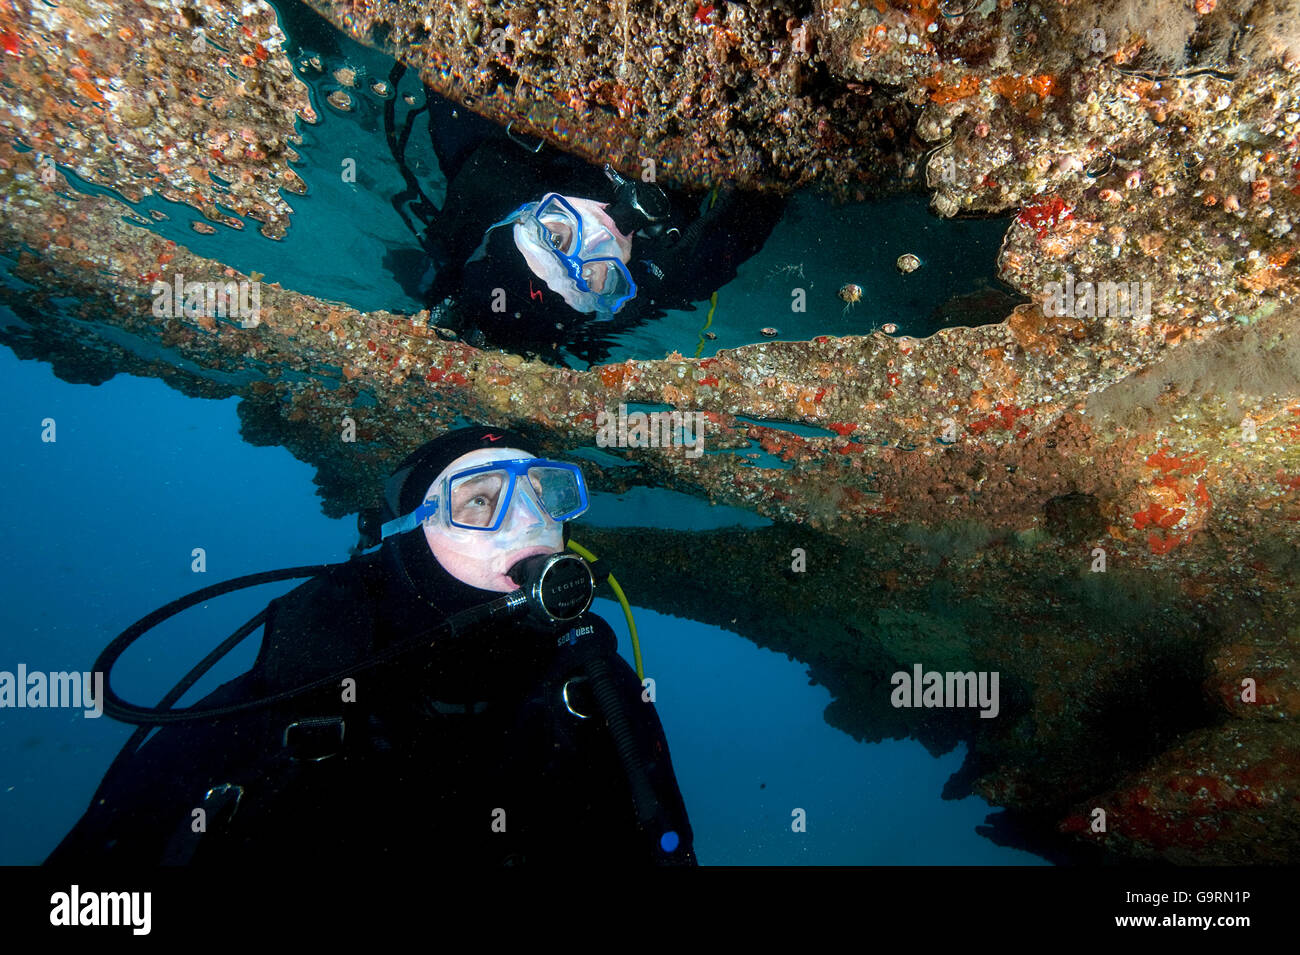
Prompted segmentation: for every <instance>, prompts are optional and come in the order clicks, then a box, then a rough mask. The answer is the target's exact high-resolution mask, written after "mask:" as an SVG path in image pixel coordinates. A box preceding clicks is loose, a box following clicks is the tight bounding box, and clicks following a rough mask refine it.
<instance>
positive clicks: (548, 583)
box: [509, 551, 596, 625]
mask: <svg viewBox="0 0 1300 955" xmlns="http://www.w3.org/2000/svg"><path fill="white" fill-rule="evenodd" d="M509 576H510V579H511V580H513V581H514V582H515V583H517V584H518V585H519V592H518V593H516V594H511V595H510V596H511V598H514V599H515V600H516V601H518V602H519V604H520V605H522V606H523V607H525V613H526V614H527V616H528V617H530V618H531V619H532V620H533V621H535V622H537V623H542V624H548V625H557V624H564V623H570V622H572V621H574V620H576V619H577V618H578V617H581V616H582V615H583V614H584V613H586V612H587V608H588V607H590V606H591V600H592V598H593V597H594V596H595V594H596V580H595V578H594V577H592V575H591V567H589V566H588V565H587V562H586V561H585V560H583V559H582V558H581V557H579V556H578V555H577V554H570V553H568V552H565V551H561V552H559V553H556V554H537V555H535V556H533V557H525V558H524V559H523V560H521V561H520V562H519V563H517V564H515V566H514V567H512V568H510V574H509Z"/></svg>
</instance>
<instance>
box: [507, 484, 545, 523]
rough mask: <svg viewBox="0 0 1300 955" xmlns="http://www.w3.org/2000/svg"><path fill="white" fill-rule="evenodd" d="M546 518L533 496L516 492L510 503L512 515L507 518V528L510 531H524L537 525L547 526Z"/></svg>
mask: <svg viewBox="0 0 1300 955" xmlns="http://www.w3.org/2000/svg"><path fill="white" fill-rule="evenodd" d="M545 523H546V518H545V516H544V515H543V514H542V512H541V510H540V509H539V508H538V506H537V504H536V503H535V502H534V501H533V499H532V497H531V495H529V494H527V493H524V492H523V491H516V492H515V496H514V500H513V501H511V502H510V514H509V516H508V517H507V518H506V527H507V528H508V529H510V530H524V529H526V528H529V527H532V526H533V525H535V524H545Z"/></svg>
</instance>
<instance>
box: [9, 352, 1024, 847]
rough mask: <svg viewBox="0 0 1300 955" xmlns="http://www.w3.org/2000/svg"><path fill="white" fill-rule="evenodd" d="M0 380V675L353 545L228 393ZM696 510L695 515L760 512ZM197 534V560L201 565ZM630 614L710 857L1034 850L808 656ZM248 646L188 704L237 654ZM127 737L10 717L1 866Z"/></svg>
mask: <svg viewBox="0 0 1300 955" xmlns="http://www.w3.org/2000/svg"><path fill="white" fill-rule="evenodd" d="M0 380H3V382H4V384H3V399H4V400H3V402H2V403H0V420H3V424H4V431H3V433H4V435H5V442H6V443H5V448H4V452H5V453H4V454H3V456H0V471H2V473H3V477H4V487H5V489H6V492H7V498H8V499H7V502H6V506H5V512H6V513H5V517H6V524H7V526H9V528H10V535H11V537H10V540H11V546H10V547H8V548H6V549H5V552H4V556H3V561H4V566H3V573H2V574H0V606H3V607H4V620H3V623H4V626H3V630H0V669H3V670H9V671H11V672H12V671H13V670H14V669H15V668H16V667H17V665H18V664H19V663H25V664H26V665H27V667H28V669H29V670H33V671H34V670H41V671H52V670H87V669H89V668H90V666H91V664H92V662H93V661H94V659H95V657H96V656H97V655H98V653H99V651H100V650H101V649H102V648H103V647H104V646H105V645H106V644H107V643H108V642H109V641H110V640H111V639H112V638H113V637H114V636H116V635H117V634H118V633H119V632H120V631H121V630H123V629H124V628H125V627H127V626H128V625H129V624H131V623H132V622H134V621H135V620H137V619H138V618H140V617H142V616H143V615H144V614H146V613H147V612H149V611H150V610H152V609H154V608H155V607H157V606H160V605H161V604H163V603H165V602H167V601H169V600H172V599H174V598H176V597H178V596H181V595H183V594H186V593H189V592H190V591H192V590H194V589H197V588H198V587H200V586H206V585H208V584H212V583H216V582H218V581H220V580H224V579H226V578H228V577H234V576H238V575H240V574H245V573H252V572H255V571H259V570H265V569H269V568H276V567H287V566H293V565H298V564H313V563H324V562H331V561H337V560H341V559H344V558H345V557H346V552H347V548H348V547H349V546H350V545H351V544H352V543H353V542H354V541H355V530H354V523H353V521H352V520H351V519H343V520H331V519H328V518H325V517H323V516H322V514H321V511H320V502H319V500H318V499H317V498H316V496H315V494H314V488H313V484H312V477H313V471H312V469H311V468H310V467H308V466H307V465H305V464H303V463H301V462H299V461H297V460H295V459H294V458H293V457H292V456H291V455H290V454H289V453H288V452H287V451H285V450H283V449H280V448H257V447H252V446H250V445H248V444H246V443H244V442H243V440H242V439H241V438H240V436H239V423H238V418H237V416H236V405H237V401H236V399H230V400H224V401H207V400H199V399H192V398H186V397H184V396H182V395H181V394H179V393H178V392H175V391H172V390H171V389H170V388H168V387H167V386H166V385H164V384H162V383H161V382H158V381H156V380H151V379H138V378H133V377H128V376H125V375H119V376H118V377H116V378H114V379H112V380H110V381H109V382H107V383H105V384H103V385H101V386H98V387H90V386H85V385H68V384H65V383H62V382H60V381H58V380H57V379H56V378H54V376H53V375H52V373H51V372H50V369H49V367H48V366H47V365H44V364H38V363H35V362H20V361H18V360H17V359H16V358H15V357H14V356H13V355H12V353H10V352H8V351H3V352H0ZM45 418H53V419H55V422H56V428H57V440H56V441H55V442H54V443H43V442H42V441H41V439H40V435H41V429H42V424H41V422H42V420H43V419H45ZM663 493H664V492H636V493H629V494H628V495H625V496H624V497H623V498H622V499H619V498H618V497H616V496H615V495H607V496H604V497H603V498H602V500H601V501H600V502H599V504H598V507H597V509H596V513H595V514H594V515H593V521H592V523H593V524H601V525H604V526H610V525H615V526H617V525H618V524H620V523H624V524H635V523H643V522H644V521H645V519H646V517H647V516H649V517H650V518H651V519H652V520H654V522H655V523H657V524H666V523H669V522H668V521H667V520H664V519H662V517H665V516H667V515H669V514H672V513H677V514H678V518H679V519H683V518H682V517H681V512H680V510H679V509H678V507H677V505H679V504H681V502H680V501H678V500H674V499H673V498H672V497H671V496H669V497H664V496H663ZM696 506H697V507H698V508H699V510H698V512H694V513H692V512H687V514H686V518H685V519H687V520H689V521H691V525H690V526H696V527H700V526H728V525H734V524H737V523H740V524H746V523H749V524H750V525H751V526H753V525H754V523H755V522H756V521H757V519H755V518H754V517H753V516H752V515H745V514H744V512H735V511H731V510H730V509H725V508H709V507H708V506H707V504H699V503H698V502H697V505H696ZM620 510H621V511H622V514H623V519H622V521H620V520H619V518H618V512H619V511H620ZM706 512H707V513H706ZM575 537H578V538H579V539H580V538H581V535H580V532H579V533H576V534H575ZM196 547H201V548H203V549H204V550H205V553H206V561H207V572H206V573H205V574H197V573H194V572H193V570H192V569H191V564H192V560H193V558H192V556H191V554H192V551H193V549H194V548H196ZM291 586H292V584H291V583H284V584H279V585H273V586H268V587H265V588H261V589H260V590H258V591H256V592H244V593H242V594H237V595H232V596H228V597H224V598H222V599H221V600H220V601H216V602H214V603H213V604H211V605H210V606H206V607H205V608H203V609H195V610H193V611H191V612H189V614H187V615H185V616H183V617H181V618H178V619H177V620H174V621H172V622H171V623H169V624H168V625H167V626H166V627H164V628H162V629H161V630H160V631H159V632H156V633H154V634H152V635H151V636H149V637H148V638H146V639H145V640H144V641H142V642H141V644H140V645H138V646H137V647H136V648H134V649H133V650H132V651H131V652H130V653H128V654H127V655H126V656H125V657H124V658H123V661H122V664H121V665H120V669H119V671H117V672H116V674H115V678H116V682H115V684H114V685H115V687H116V688H117V689H118V690H119V692H121V693H122V694H123V696H124V697H126V698H127V699H129V700H133V701H140V702H144V701H153V700H156V699H157V698H158V697H160V696H161V695H162V694H163V693H164V692H165V691H166V690H167V689H169V688H170V687H171V685H172V684H173V683H174V682H175V681H176V680H177V679H178V678H179V677H180V676H181V675H182V674H183V673H184V672H185V671H186V670H188V668H189V667H190V666H191V665H192V664H193V663H194V662H195V661H196V660H197V659H198V658H199V657H200V656H201V655H202V654H203V653H205V652H206V651H207V650H208V649H210V648H211V647H212V646H213V645H215V643H216V642H218V641H219V640H220V639H222V638H224V637H225V636H226V635H227V634H228V633H230V632H231V631H232V630H234V629H235V627H236V626H237V625H238V624H239V623H241V622H242V621H243V620H245V619H247V618H248V617H249V616H251V615H252V614H253V613H254V612H256V610H258V609H260V607H261V606H262V605H263V604H264V602H265V601H266V600H269V599H270V598H271V597H273V596H275V595H276V594H277V593H281V592H284V591H286V590H288V589H289V588H290V587H291ZM630 598H631V600H632V602H633V604H634V605H635V602H636V594H635V593H633V594H631V595H630ZM596 610H597V612H598V613H600V614H601V615H602V616H604V617H605V618H606V619H607V620H609V621H610V622H611V623H612V624H613V625H614V627H615V630H616V631H618V632H619V633H620V640H621V643H620V646H621V650H622V652H623V655H624V657H625V658H627V659H629V660H630V659H631V648H630V645H629V642H628V639H627V635H626V633H625V632H624V631H625V629H626V627H625V624H624V623H623V619H622V614H621V612H620V610H619V608H618V605H617V604H615V603H612V602H611V601H609V600H603V599H602V600H598V601H597V604H596ZM635 614H636V620H637V625H638V628H639V631H640V634H641V645H642V650H643V653H644V659H645V667H646V673H647V675H648V676H652V677H654V678H655V680H656V689H657V706H658V710H659V714H660V717H661V719H662V720H663V723H664V726H665V730H666V732H667V736H668V741H669V745H670V747H671V751H672V757H673V762H674V765H675V767H676V770H677V777H678V781H679V783H680V786H681V790H682V794H683V796H684V798H685V800H686V804H687V808H688V810H689V811H690V814H691V822H692V825H693V826H694V828H695V832H696V846H697V851H698V855H699V858H700V860H701V861H702V863H704V864H787V863H791V864H833V863H879V864H886V863H904V864H929V863H949V864H1026V863H1041V860H1039V859H1038V858H1037V857H1035V856H1032V855H1029V854H1027V853H1024V852H1020V851H1018V850H1012V849H1005V848H1000V847H998V846H995V845H993V844H992V843H990V842H989V841H987V840H986V839H984V838H982V837H981V836H979V835H977V834H976V832H975V827H976V826H977V825H979V824H980V823H982V822H983V821H984V818H985V816H986V815H987V814H988V813H989V812H990V811H991V810H990V807H989V806H988V805H987V804H985V803H984V802H982V801H981V800H979V799H978V798H968V799H965V800H961V801H945V800H942V799H941V798H940V791H941V789H942V787H943V785H944V782H945V780H946V779H947V778H948V777H949V776H950V775H951V774H952V773H954V772H956V771H957V769H958V768H959V766H960V765H961V762H962V758H963V755H964V754H963V751H962V750H961V749H960V748H959V749H958V750H957V751H955V752H953V753H949V754H947V755H945V756H943V757H941V758H938V759H935V758H932V757H930V756H929V755H928V754H927V753H926V751H925V750H924V749H923V748H922V747H921V746H920V745H919V744H917V743H915V742H913V741H911V740H905V741H889V742H883V743H873V744H862V743H857V742H854V741H853V740H852V739H851V738H849V737H848V736H846V735H845V734H843V733H841V732H840V731H838V730H835V729H833V728H831V727H830V726H828V725H827V724H826V722H825V721H824V719H823V717H822V713H823V711H824V709H825V707H826V706H827V704H828V703H829V702H830V695H829V693H828V691H827V690H826V689H825V688H824V687H821V686H809V685H808V680H807V673H806V669H805V668H804V667H803V666H802V665H800V664H798V663H793V662H791V661H789V660H788V659H787V658H786V657H785V656H784V655H783V654H779V653H775V652H772V651H769V650H764V649H759V648H757V647H755V646H753V645H752V644H750V643H748V642H747V641H745V640H744V639H743V638H741V637H738V636H737V635H735V634H733V633H730V632H726V631H722V630H719V629H717V628H714V627H708V626H704V625H701V624H698V623H694V622H692V621H688V620H682V619H680V618H677V617H671V616H666V615H663V614H660V613H656V612H653V611H650V610H647V609H644V608H637V609H636V610H635ZM255 641H256V638H255V637H254V638H252V639H250V640H249V641H248V642H247V643H246V644H245V646H243V647H241V648H240V650H239V651H237V652H236V653H234V654H232V655H231V657H229V658H228V659H227V660H226V661H224V662H223V664H222V665H220V666H219V667H218V668H216V669H215V670H214V671H213V672H212V673H210V674H209V675H208V676H207V677H205V678H204V680H203V681H201V682H200V683H199V684H198V685H197V686H196V687H194V689H192V690H191V691H190V693H189V694H188V695H187V696H186V697H184V698H183V699H182V701H181V703H182V705H184V704H185V703H188V702H192V701H193V700H194V699H197V698H198V697H199V696H201V695H202V694H204V693H206V692H208V690H210V689H211V688H212V687H214V686H216V685H217V684H218V683H220V682H223V681H225V680H228V679H230V678H231V677H233V676H234V675H236V674H237V673H239V672H241V671H242V670H243V669H245V668H247V666H248V665H249V664H250V663H251V662H252V659H253V654H254V652H255V646H254V644H255ZM130 732H131V728H130V727H128V726H125V725H123V724H119V723H115V722H112V721H111V720H109V719H108V718H107V717H104V718H101V719H98V720H96V719H86V718H84V717H83V716H82V715H81V712H80V711H70V710H56V709H40V710H35V709H21V710H20V709H0V840H2V841H0V864H31V863H37V862H39V861H40V860H41V859H43V858H44V856H45V855H46V854H47V853H48V852H49V851H50V850H51V849H53V847H54V846H55V844H56V843H57V842H58V840H59V839H60V838H61V837H62V835H63V834H64V833H65V832H66V831H67V829H68V828H69V827H71V825H72V824H73V823H74V822H75V821H76V819H77V818H78V817H79V816H80V814H81V813H82V812H83V811H84V809H85V807H86V804H87V803H88V801H89V799H90V796H91V794H92V792H93V791H94V788H95V786H96V784H97V783H98V781H99V779H100V778H101V776H102V774H103V772H104V770H105V769H106V768H107V766H108V764H109V763H110V762H111V760H112V758H113V756H114V755H115V753H116V751H117V749H118V748H119V747H120V746H121V744H122V743H123V742H124V741H125V740H126V738H127V737H128V736H129V734H130ZM795 809H803V810H805V812H806V814H807V820H808V825H807V831H806V832H805V833H794V832H792V831H791V825H790V823H791V818H792V817H791V813H792V812H793V811H794V810H795Z"/></svg>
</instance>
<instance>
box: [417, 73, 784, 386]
mask: <svg viewBox="0 0 1300 955" xmlns="http://www.w3.org/2000/svg"><path fill="white" fill-rule="evenodd" d="M429 128H430V134H431V136H432V139H433V146H434V149H435V151H436V152H437V154H438V158H439V161H440V163H441V164H442V168H443V170H444V173H445V174H446V175H447V178H448V188H447V198H446V201H445V203H444V204H443V207H442V209H441V210H440V211H439V213H438V215H437V216H436V217H434V218H433V219H432V221H431V222H430V224H429V226H428V228H427V230H426V232H425V236H424V246H425V251H426V253H427V255H428V259H427V261H426V266H427V272H426V277H425V280H424V282H423V284H422V287H421V293H422V294H423V296H424V297H425V300H426V301H427V302H428V304H429V307H430V309H431V311H432V313H433V314H432V315H431V316H430V323H431V324H435V325H438V326H440V327H442V328H448V329H451V330H453V331H455V332H457V333H458V334H459V335H460V336H461V337H463V338H464V339H465V340H466V341H468V342H470V343H471V344H474V345H477V346H479V347H496V348H504V349H508V350H510V351H515V352H519V353H522V354H528V355H532V356H536V357H539V358H542V359H544V360H547V361H552V362H555V363H564V358H563V355H562V352H567V353H568V354H570V355H573V356H575V357H576V358H578V359H580V360H582V361H586V362H598V361H601V360H603V359H604V358H606V357H607V356H608V355H609V352H610V350H611V348H612V346H613V344H614V338H615V336H617V335H618V334H620V333H622V332H624V331H626V330H628V329H630V328H633V327H636V326H637V325H640V324H642V323H644V322H646V321H648V320H651V319H656V318H660V317H662V316H663V315H665V314H666V313H667V311H668V310H670V309H682V310H686V311H693V310H694V309H695V307H696V306H695V305H694V303H695V302H700V301H704V300H706V299H708V298H709V296H710V295H711V294H712V293H713V292H714V291H716V290H717V289H718V288H720V287H721V286H723V285H725V284H726V283H728V282H730V281H731V280H732V279H734V278H735V277H736V271H737V268H738V267H739V265H740V263H742V262H744V261H745V260H746V259H747V258H749V257H750V256H752V255H753V254H754V253H756V252H757V251H758V250H759V249H760V248H761V247H762V245H763V243H764V242H765V241H766V239H767V237H768V235H769V234H770V233H771V231H772V229H773V228H774V227H775V225H776V223H777V222H778V221H779V220H780V218H781V215H782V213H783V211H784V207H785V200H784V198H783V197H778V196H775V195H768V194H763V193H757V192H747V191H740V190H737V189H735V188H733V187H730V186H727V185H724V186H722V187H721V188H719V189H718V190H717V191H716V193H709V192H698V191H697V192H691V191H677V190H673V191H665V190H663V189H661V188H660V187H659V186H657V185H655V184H653V183H646V182H640V181H636V180H627V179H624V178H623V177H621V176H619V175H618V173H616V172H615V171H614V170H613V169H612V168H609V167H606V169H605V170H601V169H599V168H597V167H595V166H592V165H588V164H587V163H585V162H583V161H581V160H579V159H576V158H574V157H572V156H569V155H566V154H564V153H561V152H559V151H558V150H556V149H554V148H553V147H551V146H543V147H541V148H540V149H538V150H537V151H536V152H534V151H533V148H532V147H530V146H528V145H526V144H524V143H523V142H522V139H516V138H515V137H514V136H512V135H508V134H507V133H506V132H505V131H502V130H500V129H499V128H498V127H496V126H494V125H492V124H490V123H487V122H486V121H485V120H483V119H482V118H481V117H478V116H475V115H473V114H472V113H469V112H468V111H467V110H465V109H464V108H463V107H459V106H456V105H455V104H452V103H450V102H449V101H447V100H445V99H442V98H441V97H438V96H436V95H435V94H432V93H431V94H430V96H429ZM647 357H660V356H657V355H656V356H647Z"/></svg>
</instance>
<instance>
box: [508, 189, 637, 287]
mask: <svg viewBox="0 0 1300 955" xmlns="http://www.w3.org/2000/svg"><path fill="white" fill-rule="evenodd" d="M561 198H563V199H564V200H565V201H567V202H568V203H569V204H570V205H571V206H573V208H574V210H575V211H576V212H577V213H578V215H579V216H580V217H581V218H582V243H581V246H580V247H579V245H578V243H577V234H576V231H577V230H576V229H575V228H574V226H573V224H572V223H571V222H570V221H568V219H567V217H566V216H564V215H561V214H544V215H543V216H542V217H541V218H540V219H539V220H538V221H539V222H541V224H542V225H543V226H544V227H545V228H546V230H547V232H546V237H547V239H548V241H549V244H550V245H551V246H552V247H553V248H554V249H562V250H565V252H566V253H567V254H569V255H572V256H575V257H577V258H579V259H583V260H584V261H585V260H588V259H593V258H600V257H604V256H608V257H611V258H616V259H621V260H622V261H623V262H624V263H626V262H629V261H630V260H631V258H632V237H631V236H629V235H626V234H625V233H623V232H620V231H619V230H618V226H616V225H615V224H614V220H613V219H611V218H610V217H609V215H608V214H607V213H606V212H605V207H606V206H607V205H608V203H605V202H595V201H594V200H591V199H579V198H577V197H575V196H562V197H561ZM517 228H519V229H522V228H523V227H522V226H519V227H517ZM515 244H516V246H518V248H519V251H520V253H521V254H522V255H523V257H524V261H525V262H526V263H528V267H529V269H531V270H532V273H533V274H534V275H536V276H537V277H538V278H540V279H542V280H543V281H545V282H546V284H547V285H548V286H549V287H550V288H551V290H552V291H555V292H558V293H559V294H560V295H561V296H562V297H563V298H564V299H565V301H567V302H568V303H569V305H571V306H573V307H574V308H577V309H578V310H579V311H584V310H586V311H590V310H591V309H589V308H587V309H584V308H583V306H582V304H580V294H592V295H600V294H601V293H603V292H604V291H605V290H606V287H607V286H608V285H609V284H610V269H611V268H612V266H611V265H610V263H609V262H607V261H604V262H585V264H584V265H583V269H582V277H583V280H584V281H585V282H586V283H587V286H588V288H590V289H591V292H590V293H580V292H579V289H578V287H577V284H576V283H575V282H574V280H573V278H572V277H571V276H570V275H569V274H568V272H567V271H566V270H565V267H564V266H563V265H562V264H561V263H560V261H559V260H558V259H557V258H556V257H555V256H554V255H551V254H548V252H547V251H546V249H545V248H543V247H542V246H540V245H536V244H531V243H529V242H527V241H525V239H524V238H523V237H522V235H521V233H520V232H516V234H515Z"/></svg>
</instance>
